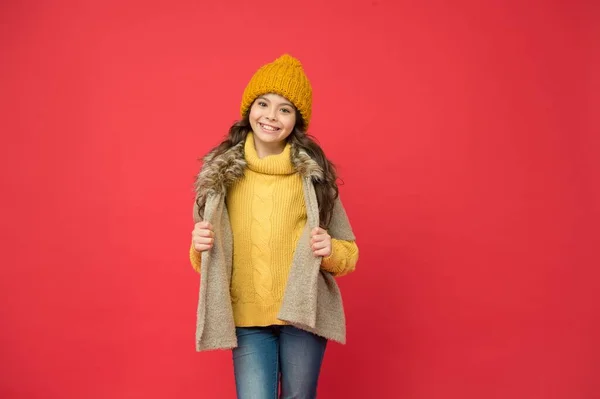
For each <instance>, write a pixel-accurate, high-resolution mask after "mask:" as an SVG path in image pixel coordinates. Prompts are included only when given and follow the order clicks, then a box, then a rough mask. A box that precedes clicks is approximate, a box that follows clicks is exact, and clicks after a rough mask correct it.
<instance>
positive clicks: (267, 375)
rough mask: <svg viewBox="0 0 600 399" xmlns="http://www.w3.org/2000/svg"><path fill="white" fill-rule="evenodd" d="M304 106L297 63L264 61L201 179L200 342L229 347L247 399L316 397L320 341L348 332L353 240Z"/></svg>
mask: <svg viewBox="0 0 600 399" xmlns="http://www.w3.org/2000/svg"><path fill="white" fill-rule="evenodd" d="M311 104H312V88H311V85H310V82H309V81H308V79H307V77H306V75H305V74H304V70H303V68H302V65H301V64H300V62H299V61H298V60H297V59H295V58H293V57H291V56H289V55H283V56H282V57H280V58H278V59H277V60H275V61H274V62H272V63H270V64H267V65H264V66H263V67H261V68H260V69H259V70H258V71H257V72H256V73H255V74H254V76H253V77H252V79H251V80H250V82H249V84H248V86H247V87H246V89H245V91H244V94H243V97H242V105H241V115H242V118H243V119H242V120H241V121H239V122H237V123H235V124H234V125H233V126H232V127H231V129H230V130H229V135H228V136H227V137H226V139H225V140H224V141H223V142H222V143H221V144H220V145H218V146H217V147H216V148H214V149H213V150H212V151H210V152H209V154H208V155H206V156H205V157H204V164H203V166H202V169H201V171H200V173H199V174H198V177H197V180H196V185H195V188H196V203H195V206H194V221H195V226H194V230H193V232H192V246H191V248H190V260H191V262H192V265H193V266H194V268H195V269H196V271H198V272H199V273H200V276H201V282H200V287H201V288H200V298H199V303H198V315H197V317H198V318H197V329H196V349H197V350H198V351H201V350H210V349H229V348H232V349H233V364H234V373H235V383H236V390H237V395H238V398H242V399H245V398H251V399H263V398H264V399H273V398H277V397H278V392H279V391H281V395H282V396H281V397H282V398H314V397H316V391H317V380H318V377H319V372H320V369H321V363H322V361H323V355H324V353H325V347H326V345H327V341H328V340H333V341H337V342H340V343H345V339H346V327H345V318H344V310H343V307H342V299H341V296H340V292H339V289H338V286H337V284H336V281H335V279H334V277H337V276H342V275H345V274H348V273H350V272H352V271H353V270H354V268H355V266H356V262H357V260H358V248H357V246H356V244H355V238H354V235H353V233H352V229H351V227H350V224H349V222H348V219H347V217H346V213H345V211H344V208H343V206H342V203H341V202H340V199H339V196H338V188H337V185H336V173H335V169H334V167H333V164H331V163H330V162H329V161H328V159H327V158H326V157H325V154H324V153H323V150H322V149H321V148H320V147H319V146H318V144H316V142H315V141H313V140H312V139H311V138H310V137H309V136H308V135H307V133H306V131H307V128H308V125H309V123H310V117H311Z"/></svg>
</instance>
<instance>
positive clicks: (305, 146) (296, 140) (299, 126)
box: [211, 111, 339, 229]
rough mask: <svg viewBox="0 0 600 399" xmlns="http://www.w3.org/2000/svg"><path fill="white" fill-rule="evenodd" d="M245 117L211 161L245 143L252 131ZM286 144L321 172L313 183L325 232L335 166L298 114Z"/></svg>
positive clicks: (333, 191)
mask: <svg viewBox="0 0 600 399" xmlns="http://www.w3.org/2000/svg"><path fill="white" fill-rule="evenodd" d="M249 114H250V112H248V113H247V114H246V116H245V117H244V118H243V119H242V120H240V121H237V122H235V123H234V124H233V126H231V128H230V129H229V133H228V134H227V136H226V137H225V139H224V140H223V141H222V142H221V143H220V144H219V145H217V146H216V147H215V148H214V149H213V150H212V151H211V152H212V153H213V157H212V158H213V159H214V157H217V156H219V155H221V154H223V153H224V152H225V151H227V150H228V149H230V148H231V147H233V146H235V145H237V144H239V143H240V142H242V141H244V140H246V136H247V135H248V133H249V132H251V131H252V127H251V126H250V119H249ZM287 142H289V143H290V144H292V146H293V147H295V148H297V149H302V150H304V151H306V153H307V154H308V155H309V156H310V157H311V158H312V159H313V160H315V161H316V162H317V163H318V164H319V166H320V167H321V169H323V179H317V180H314V187H315V193H316V195H317V202H318V204H319V220H320V225H321V227H322V228H324V229H327V227H328V226H329V223H330V222H331V215H332V214H333V206H334V204H335V200H336V199H337V197H338V195H339V190H338V186H337V173H336V170H335V165H334V164H333V163H332V162H331V161H330V160H329V159H327V157H326V156H325V153H324V152H323V149H322V148H321V147H320V146H319V144H317V142H316V141H315V139H314V138H313V137H312V136H310V135H309V134H308V133H307V132H306V131H305V123H304V119H302V116H301V115H300V112H298V111H296V125H295V126H294V130H293V131H292V133H291V134H290V135H289V136H288V138H287Z"/></svg>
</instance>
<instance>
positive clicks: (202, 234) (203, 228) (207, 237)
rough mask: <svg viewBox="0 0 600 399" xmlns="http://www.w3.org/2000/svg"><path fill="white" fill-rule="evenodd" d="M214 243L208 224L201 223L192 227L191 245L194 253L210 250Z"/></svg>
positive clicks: (213, 236)
mask: <svg viewBox="0 0 600 399" xmlns="http://www.w3.org/2000/svg"><path fill="white" fill-rule="evenodd" d="M214 242H215V233H214V231H213V227H212V225H211V224H210V223H209V222H207V221H203V222H198V223H196V224H195V225H194V230H193V231H192V243H193V244H194V249H195V250H196V251H198V252H202V251H206V250H208V249H211V248H212V247H213V244H214Z"/></svg>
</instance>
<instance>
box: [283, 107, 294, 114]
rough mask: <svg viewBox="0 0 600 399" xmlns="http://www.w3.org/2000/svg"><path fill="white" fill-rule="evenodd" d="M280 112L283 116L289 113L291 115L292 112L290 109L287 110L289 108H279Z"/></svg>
mask: <svg viewBox="0 0 600 399" xmlns="http://www.w3.org/2000/svg"><path fill="white" fill-rule="evenodd" d="M281 112H283V113H284V114H289V113H291V112H292V111H290V109H289V108H281Z"/></svg>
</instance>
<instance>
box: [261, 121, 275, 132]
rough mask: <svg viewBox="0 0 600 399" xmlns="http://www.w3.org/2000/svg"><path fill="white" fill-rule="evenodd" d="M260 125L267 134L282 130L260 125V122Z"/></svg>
mask: <svg viewBox="0 0 600 399" xmlns="http://www.w3.org/2000/svg"><path fill="white" fill-rule="evenodd" d="M258 125H259V126H260V127H261V128H262V129H263V130H265V131H267V132H278V131H279V130H281V129H279V128H278V127H275V126H271V125H265V124H264V123H260V122H258Z"/></svg>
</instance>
